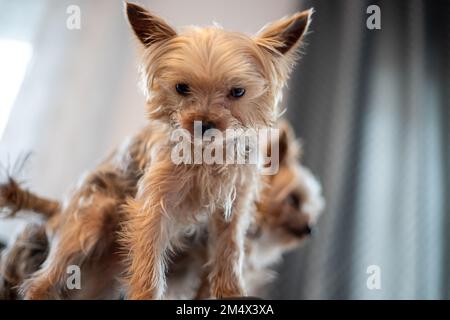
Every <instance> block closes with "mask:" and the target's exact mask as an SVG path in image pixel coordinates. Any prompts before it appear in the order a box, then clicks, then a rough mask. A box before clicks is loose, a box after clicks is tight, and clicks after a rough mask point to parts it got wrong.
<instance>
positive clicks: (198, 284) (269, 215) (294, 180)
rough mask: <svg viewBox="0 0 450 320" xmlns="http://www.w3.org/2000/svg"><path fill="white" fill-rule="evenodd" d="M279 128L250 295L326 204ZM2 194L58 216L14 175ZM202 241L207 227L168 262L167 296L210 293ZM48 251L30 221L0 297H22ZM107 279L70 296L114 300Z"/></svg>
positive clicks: (255, 234)
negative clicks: (21, 290)
mask: <svg viewBox="0 0 450 320" xmlns="http://www.w3.org/2000/svg"><path fill="white" fill-rule="evenodd" d="M280 126H281V128H280V129H281V136H280V143H279V145H280V151H281V152H280V170H279V171H278V173H277V174H276V175H274V176H271V177H266V179H267V181H266V184H267V186H266V187H265V188H264V189H263V191H262V192H263V196H262V197H261V200H260V202H259V203H257V206H256V207H257V212H256V217H255V219H254V221H253V222H252V223H251V225H250V228H249V230H248V232H247V235H246V240H245V252H246V255H245V259H244V271H243V279H244V282H245V284H246V287H247V289H248V293H249V294H250V295H252V296H261V295H262V294H263V293H264V288H265V285H266V284H267V283H268V282H269V281H270V280H271V279H273V278H274V273H273V272H272V270H271V268H272V267H273V266H274V265H275V264H276V263H277V262H279V261H280V260H281V256H282V254H283V253H285V252H286V251H289V250H292V249H294V248H297V247H298V245H299V244H300V243H301V242H302V240H303V239H305V238H306V237H307V236H309V234H310V233H311V228H313V226H314V224H315V222H316V220H317V217H318V215H319V214H320V212H321V210H322V209H323V204H324V200H323V198H322V195H321V187H320V184H319V183H318V181H317V180H316V179H315V178H314V176H313V175H312V174H311V173H310V172H309V170H308V169H306V168H305V167H303V166H301V165H300V164H299V162H298V159H299V153H300V148H299V145H298V144H297V142H296V141H295V139H294V136H293V133H292V130H291V129H290V128H289V126H288V125H287V123H282V124H281V125H280ZM0 195H1V197H0V199H1V200H0V204H1V206H3V208H8V209H9V210H11V211H12V212H17V211H19V210H25V209H26V210H32V211H35V212H36V213H40V214H42V215H43V218H44V220H46V219H48V218H49V217H52V219H57V216H58V212H57V211H54V210H53V209H52V208H54V207H58V206H59V204H58V202H56V201H50V200H48V199H44V198H42V197H39V196H37V195H35V194H32V193H31V192H29V191H27V190H25V189H23V188H21V187H20V186H19V185H18V184H17V183H16V182H15V180H14V179H12V178H11V179H9V181H8V182H7V183H5V184H2V185H0ZM50 204H51V205H50ZM206 243H207V230H206V228H203V229H201V231H200V232H198V233H197V234H194V235H192V236H190V237H186V239H185V247H184V248H183V250H179V251H178V252H177V254H176V255H175V257H173V258H172V260H173V262H172V263H170V264H169V273H168V291H167V295H166V297H167V298H169V299H174V298H177V299H192V298H207V297H209V294H210V293H209V290H208V289H209V283H208V278H207V274H208V272H205V271H207V270H208V269H207V266H205V264H206V262H207V257H208V254H207V245H206ZM47 253H48V243H47V236H46V232H45V224H44V223H29V224H28V225H27V226H26V227H25V229H24V230H23V231H22V232H21V233H20V234H19V235H18V237H17V238H16V239H15V240H14V241H13V242H12V243H11V244H10V245H9V246H8V247H7V248H6V249H5V251H4V252H3V254H2V257H1V259H0V298H1V299H17V298H20V296H19V293H18V292H17V288H19V287H20V285H21V283H22V282H23V281H24V280H25V279H26V278H27V277H29V276H30V275H31V274H32V273H33V272H35V271H36V270H38V268H39V267H40V265H41V264H42V263H43V261H44V260H45V258H46V256H47ZM111 260H114V259H106V262H105V263H102V265H106V263H109V261H111ZM117 276H118V275H117ZM83 277H84V275H83ZM102 278H103V275H102ZM110 280H112V278H111V277H109V276H107V281H101V282H99V281H98V277H97V278H96V279H93V280H89V281H92V282H93V284H92V283H86V282H87V281H84V285H83V287H82V289H81V290H80V292H78V291H76V290H75V293H76V294H72V295H70V298H76V297H77V298H96V299H100V298H117V297H118V294H119V291H118V289H117V285H118V284H117V282H114V281H110ZM103 283H104V284H103ZM86 284H87V287H86V286H85V285H86ZM98 286H99V287H100V288H99V287H98Z"/></svg>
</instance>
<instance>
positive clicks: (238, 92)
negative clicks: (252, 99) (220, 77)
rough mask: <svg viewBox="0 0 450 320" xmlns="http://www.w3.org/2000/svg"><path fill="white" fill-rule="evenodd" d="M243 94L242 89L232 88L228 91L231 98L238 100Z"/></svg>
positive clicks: (243, 90)
mask: <svg viewBox="0 0 450 320" xmlns="http://www.w3.org/2000/svg"><path fill="white" fill-rule="evenodd" d="M244 94H245V89H244V88H232V89H231V90H230V96H232V97H233V98H240V97H242V96H243V95H244Z"/></svg>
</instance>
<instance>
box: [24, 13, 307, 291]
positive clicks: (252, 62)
mask: <svg viewBox="0 0 450 320" xmlns="http://www.w3.org/2000/svg"><path fill="white" fill-rule="evenodd" d="M126 9H127V16H128V20H129V22H130V25H131V27H132V28H133V30H134V32H135V34H136V36H137V38H138V39H139V40H140V41H141V43H142V44H143V47H144V59H143V64H142V78H143V87H144V90H145V93H146V97H147V111H148V118H149V120H150V121H149V123H148V125H147V127H146V128H144V129H143V130H142V132H141V133H139V134H138V135H137V137H136V138H135V139H133V140H132V141H131V143H129V144H127V145H126V146H125V147H123V148H121V149H119V150H118V151H116V152H114V153H113V154H112V155H111V156H110V157H108V158H107V159H106V160H105V161H104V162H102V164H101V165H99V166H98V167H97V168H96V169H95V170H94V171H93V172H92V173H90V174H88V175H87V176H86V177H85V178H84V179H83V180H82V181H81V182H80V184H79V185H78V186H77V187H76V188H75V190H74V191H73V192H72V193H71V194H70V196H69V197H68V198H67V201H65V202H64V204H63V205H62V208H61V214H60V215H57V216H54V217H55V218H51V219H50V221H49V223H48V225H47V226H46V228H47V233H48V236H49V241H50V248H49V253H48V256H47V258H46V260H45V262H44V263H43V264H42V266H41V268H40V269H39V270H38V271H36V272H35V273H33V274H32V276H31V277H30V278H29V279H27V280H26V281H25V283H24V284H23V285H22V291H23V294H24V297H25V298H27V299H48V298H58V297H65V295H66V294H67V292H65V291H66V290H65V281H66V278H67V273H66V268H67V267H68V266H69V265H78V266H81V267H82V269H83V270H84V271H83V274H92V273H93V272H98V270H99V268H100V270H102V272H103V274H105V275H106V274H115V269H116V267H117V264H120V263H121V261H122V260H120V259H119V258H116V259H115V260H114V259H113V261H110V259H106V258H105V257H111V256H113V257H114V256H115V251H114V250H115V248H117V246H118V245H120V246H121V248H122V249H123V250H124V251H125V252H126V254H127V259H126V260H125V269H126V276H125V277H124V283H125V287H126V292H127V297H128V298H130V299H159V298H162V297H163V295H164V292H165V288H166V279H165V275H166V269H167V268H166V265H167V258H168V255H169V254H170V252H172V251H174V250H176V249H177V248H179V247H181V246H182V240H183V238H184V235H185V234H186V233H189V232H192V230H193V229H194V230H195V229H196V228H197V227H198V226H199V225H200V224H201V223H203V222H204V223H206V224H207V225H208V235H209V244H210V246H211V249H210V250H209V254H208V260H209V266H210V268H209V271H210V272H209V283H210V290H211V291H210V292H211V295H212V296H213V297H219V298H221V297H229V296H240V295H244V294H245V293H246V291H245V286H244V281H243V273H242V267H243V261H244V260H243V259H244V254H245V250H244V249H245V248H244V244H245V241H244V240H245V234H246V231H247V228H248V226H249V223H250V221H251V218H252V217H251V215H252V213H253V212H255V210H254V208H253V206H254V203H255V201H256V199H257V196H258V195H259V193H260V186H261V183H260V174H259V169H258V167H257V166H256V165H253V164H245V165H242V164H235V165H206V164H200V165H175V164H174V163H173V162H172V161H171V159H170V151H171V149H172V148H173V142H171V141H170V135H171V133H172V132H173V130H175V129H177V128H184V129H187V130H191V129H192V122H193V121H196V120H201V121H205V122H207V123H210V124H212V125H213V126H214V127H215V128H217V129H219V130H222V131H223V130H225V129H260V128H267V127H271V126H273V125H274V123H275V121H276V118H277V116H278V102H279V100H280V97H281V90H282V88H283V86H284V84H285V82H286V81H287V77H288V74H289V72H290V70H291V68H292V65H293V63H294V60H295V56H296V54H295V53H296V49H297V48H298V47H299V45H300V43H301V40H302V37H303V35H304V33H305V31H306V29H307V26H308V24H309V21H310V15H311V11H305V12H302V13H298V14H295V15H293V16H291V17H287V18H284V19H282V20H280V21H278V22H276V23H274V24H272V25H269V26H267V27H266V28H264V29H263V30H262V31H261V32H260V33H259V34H258V35H257V36H256V37H254V38H250V37H248V36H245V35H242V34H239V33H232V32H227V31H224V30H222V29H219V28H188V29H186V30H185V31H183V32H182V33H177V32H176V31H175V30H173V29H172V28H171V27H170V26H168V25H167V24H166V23H165V22H164V21H162V20H161V19H160V18H158V17H156V16H155V15H153V14H151V13H149V12H148V11H146V10H145V9H143V8H141V7H139V6H137V5H133V4H127V5H126ZM177 84H187V85H188V86H189V94H180V93H179V92H177V91H176V90H175V87H176V86H177ZM233 88H245V95H244V96H243V97H241V98H239V99H237V98H233V97H231V96H230V94H229V93H230V92H231V91H230V90H233ZM125 204H126V205H125ZM124 205H125V206H124ZM121 208H124V210H121ZM122 221H124V223H123V225H121V224H120V222H122ZM117 234H120V239H118V237H117V236H116V235H117ZM118 241H119V243H118ZM102 261H109V263H108V264H106V265H104V264H102ZM87 278H89V277H87Z"/></svg>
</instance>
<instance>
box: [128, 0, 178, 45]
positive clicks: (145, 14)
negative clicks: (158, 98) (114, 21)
mask: <svg viewBox="0 0 450 320" xmlns="http://www.w3.org/2000/svg"><path fill="white" fill-rule="evenodd" d="M125 9H126V14H127V18H128V22H129V23H130V25H131V27H132V28H133V31H134V33H135V35H136V36H137V38H138V39H139V41H140V42H141V43H142V44H143V45H144V46H145V47H149V46H151V45H152V44H155V43H158V42H161V41H166V40H169V39H170V38H173V37H175V36H176V35H177V33H176V32H175V30H173V29H172V28H171V27H170V26H169V25H168V24H167V23H166V22H164V20H162V19H161V18H159V17H157V16H155V15H153V14H151V13H150V12H149V11H147V10H146V9H144V8H142V7H140V6H138V5H136V4H133V3H128V2H125Z"/></svg>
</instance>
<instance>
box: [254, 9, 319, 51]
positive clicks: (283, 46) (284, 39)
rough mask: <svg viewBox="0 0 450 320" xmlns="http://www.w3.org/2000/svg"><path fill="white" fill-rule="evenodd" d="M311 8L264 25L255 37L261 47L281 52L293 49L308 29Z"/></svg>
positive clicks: (311, 12)
mask: <svg viewBox="0 0 450 320" xmlns="http://www.w3.org/2000/svg"><path fill="white" fill-rule="evenodd" d="M312 14H313V9H309V10H306V11H302V12H298V13H296V14H294V15H292V16H289V17H285V18H283V19H281V20H278V21H275V22H273V23H271V24H269V25H267V26H265V27H264V28H263V29H262V30H261V31H260V32H259V33H258V36H257V38H256V42H257V44H258V45H260V46H261V47H263V48H265V49H268V50H269V51H274V50H275V51H276V52H278V53H281V54H283V55H284V54H286V53H288V52H292V51H295V49H296V48H297V47H298V46H299V45H300V43H301V40H302V38H303V36H304V34H305V33H306V31H307V30H308V26H309V23H310V22H311V15H312Z"/></svg>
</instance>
